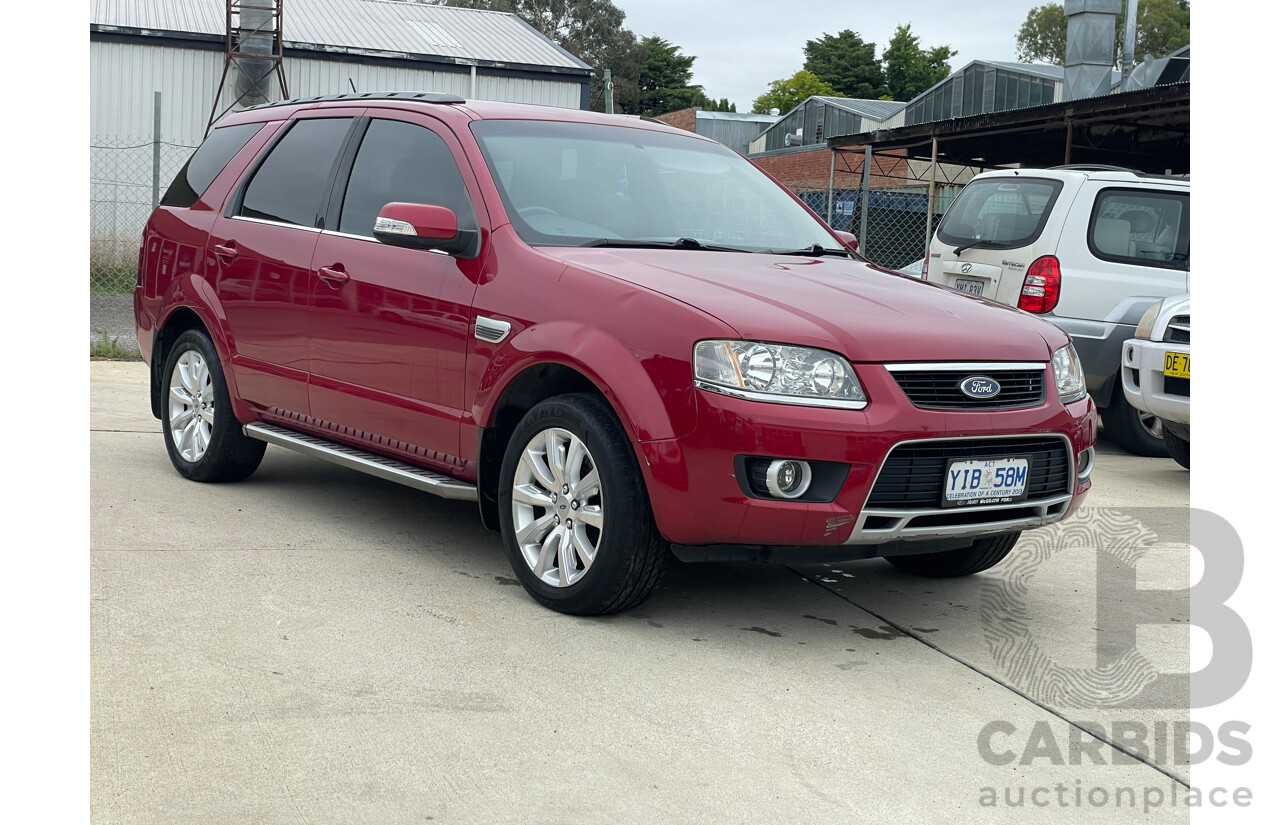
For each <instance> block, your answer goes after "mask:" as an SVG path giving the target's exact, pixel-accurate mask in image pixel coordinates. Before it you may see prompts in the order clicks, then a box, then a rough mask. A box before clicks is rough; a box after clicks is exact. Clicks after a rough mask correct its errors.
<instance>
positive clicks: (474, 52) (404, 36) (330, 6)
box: [89, 0, 591, 74]
mask: <svg viewBox="0 0 1280 825" xmlns="http://www.w3.org/2000/svg"><path fill="white" fill-rule="evenodd" d="M89 23H90V31H91V32H92V31H97V32H100V33H108V32H110V33H117V34H138V35H144V36H163V35H165V34H174V35H188V36H190V35H195V36H196V38H197V39H201V38H200V36H204V37H203V39H207V38H209V37H212V38H216V39H217V40H218V41H221V40H222V38H223V37H224V36H225V33H226V4H225V2H223V0H91V2H90V8H89ZM282 28H283V30H284V41H285V42H284V45H285V49H286V52H287V51H288V50H290V49H293V50H307V51H320V52H327V53H338V54H342V53H346V54H352V55H377V56H381V57H386V58H392V59H395V58H400V59H428V60H434V61H441V60H445V61H448V62H455V63H463V64H467V65H470V64H471V63H478V64H479V65H488V66H520V67H529V68H537V69H539V70H542V71H551V72H555V71H563V70H569V71H571V72H573V73H575V74H578V73H582V72H584V71H589V70H590V68H591V67H590V66H588V65H587V64H586V63H584V62H582V61H581V60H579V59H578V58H576V57H574V56H573V55H571V54H569V53H568V52H566V51H565V50H564V49H561V48H560V47H559V46H557V45H556V44H555V43H554V42H552V41H551V40H550V39H548V38H547V37H545V36H544V35H543V34H542V33H541V32H539V31H537V30H536V29H534V28H533V27H532V26H530V25H529V24H528V23H526V22H524V21H523V20H521V19H520V18H519V17H517V16H516V15H514V14H507V13H504V12H491V11H478V10H475V9H463V8H454V7H452V6H427V5H422V4H420V3H390V2H385V1H384V0H288V1H287V2H286V3H285V4H284V13H283V15H282ZM188 39H191V38H188Z"/></svg>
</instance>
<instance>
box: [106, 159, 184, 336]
mask: <svg viewBox="0 0 1280 825" xmlns="http://www.w3.org/2000/svg"><path fill="white" fill-rule="evenodd" d="M194 151H195V147H194V146H187V145H184V144H181V143H170V142H166V141H158V140H155V139H154V138H93V139H91V140H90V141H89V341H90V346H91V347H92V346H93V345H94V344H95V343H99V344H100V343H103V342H106V341H115V342H117V343H118V344H119V345H120V346H121V348H123V349H124V350H125V351H130V350H131V348H133V349H136V347H137V343H136V339H135V335H134V328H133V298H132V294H133V285H134V282H135V280H136V278H137V273H138V249H139V246H140V245H141V242H142V227H143V226H144V225H145V224H146V222H147V218H148V217H149V216H150V215H151V210H152V209H153V208H155V204H156V202H157V201H158V200H159V198H160V197H161V196H163V195H164V191H165V189H167V188H168V187H169V183H170V181H172V180H173V178H174V176H175V175H177V174H178V171H179V170H180V169H182V165H183V164H184V163H186V162H187V158H189V157H191V153H192V152H194Z"/></svg>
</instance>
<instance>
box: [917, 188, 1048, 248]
mask: <svg viewBox="0 0 1280 825" xmlns="http://www.w3.org/2000/svg"><path fill="white" fill-rule="evenodd" d="M1061 191H1062V182H1061V181H1057V180H1051V179H1048V178H1021V177H1019V178H994V179H989V180H974V181H970V182H969V184H968V185H967V186H965V188H964V190H963V191H961V192H960V196H959V197H958V198H956V202H955V203H953V204H952V205H951V208H950V209H948V210H947V215H946V217H945V218H943V219H942V223H941V225H939V226H938V238H939V239H940V240H942V242H943V243H949V244H955V245H957V246H961V245H964V244H972V243H974V242H975V241H977V242H984V241H985V242H990V243H991V244H992V245H997V244H998V245H999V246H1001V247H1002V248H1015V247H1021V246H1027V245H1029V244H1031V243H1033V242H1034V241H1035V240H1036V239H1037V238H1039V237H1040V233H1041V232H1042V231H1044V225H1045V223H1046V222H1047V221H1048V219H1049V214H1050V213H1051V212H1052V211H1053V204H1054V202H1055V201H1056V200H1057V199H1058V193H1059V192H1061ZM977 245H979V246H981V243H979V244H977Z"/></svg>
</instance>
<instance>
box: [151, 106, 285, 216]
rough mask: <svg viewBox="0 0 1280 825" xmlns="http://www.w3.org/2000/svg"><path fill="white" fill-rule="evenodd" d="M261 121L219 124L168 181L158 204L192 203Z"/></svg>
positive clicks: (187, 204) (182, 205) (258, 127)
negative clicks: (228, 124) (166, 188)
mask: <svg viewBox="0 0 1280 825" xmlns="http://www.w3.org/2000/svg"><path fill="white" fill-rule="evenodd" d="M262 126H263V124H261V123H242V124H240V125H239V126H223V127H222V128H220V129H214V130H213V134H211V135H209V137H208V138H206V139H205V141H204V143H201V144H200V148H199V149H197V150H196V151H195V154H193V155H192V156H191V157H190V158H188V160H187V163H186V165H185V166H183V167H182V171H180V172H179V173H178V176H177V177H176V178H174V179H173V183H171V184H169V188H168V190H167V191H166V192H165V193H164V198H162V199H161V200H160V205H161V206H178V207H182V208H187V207H190V206H194V205H195V203H196V201H198V200H200V196H201V195H203V194H204V190H206V189H208V188H209V184H211V183H213V179H214V178H216V177H218V175H219V174H220V173H221V172H222V170H223V169H225V168H226V166H227V164H228V163H230V162H231V159H232V158H233V157H235V156H236V154H237V153H238V152H239V151H240V150H241V149H243V148H244V147H245V144H246V143H248V142H249V141H250V140H252V139H253V136H254V135H256V134H258V132H259V131H260V130H261V129H262Z"/></svg>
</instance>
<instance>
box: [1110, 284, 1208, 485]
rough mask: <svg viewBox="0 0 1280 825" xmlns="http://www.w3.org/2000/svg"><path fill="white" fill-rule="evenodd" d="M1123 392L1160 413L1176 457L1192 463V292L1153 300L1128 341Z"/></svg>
mask: <svg viewBox="0 0 1280 825" xmlns="http://www.w3.org/2000/svg"><path fill="white" fill-rule="evenodd" d="M1123 358H1124V369H1122V370H1121V371H1120V377H1121V381H1122V382H1123V386H1124V395H1125V398H1126V399H1127V400H1128V401H1129V403H1130V404H1131V405H1132V406H1133V407H1134V408H1135V409H1139V410H1143V411H1145V412H1148V413H1151V414H1152V415H1155V416H1158V417H1159V418H1160V423H1161V424H1163V425H1164V443H1165V446H1166V447H1168V448H1169V455H1171V456H1173V458H1174V460H1175V461H1177V462H1178V463H1179V464H1181V465H1182V466H1183V467H1186V468H1187V469H1188V470H1190V469H1191V296H1190V295H1178V296H1176V297H1173V298H1165V299H1164V300H1163V301H1160V302H1158V303H1155V304H1152V305H1151V308H1150V309H1148V310H1147V311H1146V313H1145V314H1144V315H1143V316H1142V320H1140V321H1139V322H1138V331H1137V332H1136V333H1134V337H1133V338H1130V339H1129V340H1128V341H1125V342H1124V352H1123Z"/></svg>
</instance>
